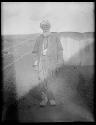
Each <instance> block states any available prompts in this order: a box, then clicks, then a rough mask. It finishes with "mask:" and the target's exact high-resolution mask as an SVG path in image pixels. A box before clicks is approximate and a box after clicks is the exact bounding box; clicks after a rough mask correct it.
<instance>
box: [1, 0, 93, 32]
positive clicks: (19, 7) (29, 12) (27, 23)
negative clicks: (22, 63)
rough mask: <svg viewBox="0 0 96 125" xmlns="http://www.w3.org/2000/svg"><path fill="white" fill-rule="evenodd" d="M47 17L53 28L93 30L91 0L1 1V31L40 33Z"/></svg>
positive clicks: (60, 29) (58, 30)
mask: <svg viewBox="0 0 96 125" xmlns="http://www.w3.org/2000/svg"><path fill="white" fill-rule="evenodd" d="M44 18H45V19H48V20H49V21H50V23H51V31H52V32H67V31H69V32H70V31H72V32H93V31H94V3H93V2H60V3H59V2H2V22H1V24H2V34H31V33H40V32H41V29H40V27H39V24H40V22H41V21H42V20H43V19H44Z"/></svg>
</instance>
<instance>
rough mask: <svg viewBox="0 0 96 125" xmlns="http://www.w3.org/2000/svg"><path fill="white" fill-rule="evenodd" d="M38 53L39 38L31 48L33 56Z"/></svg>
mask: <svg viewBox="0 0 96 125" xmlns="http://www.w3.org/2000/svg"><path fill="white" fill-rule="evenodd" d="M38 52H39V38H37V40H36V42H35V45H34V47H33V51H32V53H33V54H37V53H38Z"/></svg>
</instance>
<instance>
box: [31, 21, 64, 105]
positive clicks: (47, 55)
mask: <svg viewBox="0 0 96 125" xmlns="http://www.w3.org/2000/svg"><path fill="white" fill-rule="evenodd" d="M40 28H41V29H42V30H43V34H41V35H40V36H39V37H38V38H37V40H36V43H35V46H34V49H33V52H32V53H33V54H34V56H35V63H34V68H35V70H38V73H39V78H40V80H41V81H42V82H43V83H42V91H41V97H42V101H41V102H40V106H45V105H46V104H47V103H48V101H49V103H50V105H56V102H55V96H54V95H53V92H52V90H50V87H49V83H48V78H50V77H52V75H53V73H54V72H55V70H56V69H57V68H58V67H59V66H60V65H62V64H63V48H62V45H61V43H60V40H59V38H58V37H57V36H56V35H55V34H52V33H50V28H51V25H50V23H49V21H48V20H44V21H42V22H41V23H40Z"/></svg>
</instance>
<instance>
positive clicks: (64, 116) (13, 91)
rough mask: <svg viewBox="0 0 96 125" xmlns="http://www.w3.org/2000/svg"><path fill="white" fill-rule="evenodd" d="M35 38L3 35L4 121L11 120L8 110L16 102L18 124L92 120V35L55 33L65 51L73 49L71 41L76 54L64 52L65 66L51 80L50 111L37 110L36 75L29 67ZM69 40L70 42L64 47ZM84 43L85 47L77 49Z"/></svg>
mask: <svg viewBox="0 0 96 125" xmlns="http://www.w3.org/2000/svg"><path fill="white" fill-rule="evenodd" d="M38 35H39V34H34V35H31V34H30V35H17V36H16V35H15V36H12V35H10V36H2V43H3V49H2V54H3V77H4V78H3V79H4V105H5V107H4V111H5V112H6V110H8V111H7V112H9V113H8V115H6V118H5V114H7V113H4V116H3V117H4V118H3V119H7V120H10V119H11V120H12V117H11V116H12V115H14V113H12V112H11V113H10V110H12V111H13V109H15V108H14V106H13V109H12V108H11V107H12V105H14V103H16V104H18V105H17V109H16V111H14V112H15V113H16V112H17V111H18V114H17V117H18V119H19V121H21V122H50V121H51V122H54V121H93V81H94V63H93V62H94V61H93V59H94V58H93V57H94V56H93V55H94V54H93V42H90V41H93V33H84V34H81V33H58V36H59V37H60V38H61V39H62V38H63V40H65V43H63V44H64V47H65V49H66V48H68V47H66V46H68V45H71V46H72V44H71V43H72V41H73V43H74V46H76V48H78V50H79V51H78V50H77V51H76V53H75V49H74V53H73V55H71V53H72V51H73V49H72V47H71V49H70V47H69V48H68V49H66V51H64V54H65V55H64V59H65V66H63V67H62V66H61V67H60V69H59V71H58V72H57V73H56V77H54V80H53V81H51V82H52V84H51V88H52V90H53V92H54V94H55V95H56V102H57V106H56V107H53V108H52V107H50V106H49V105H48V106H47V107H46V108H40V107H39V102H40V90H39V81H38V77H37V76H38V74H37V72H35V71H34V70H33V68H32V64H33V55H32V49H33V46H34V44H35V40H36V38H37V36H38ZM68 39H69V41H70V40H71V42H70V44H69V43H68V44H67V45H66V41H67V42H69V41H68ZM61 41H62V40H61ZM78 41H79V42H78ZM82 41H83V42H82ZM84 41H85V42H86V41H87V43H88V44H86V45H85V44H84V46H85V47H82V48H81V49H79V46H83V43H84ZM80 42H82V45H81V44H80ZM65 45H66V46H65ZM74 46H73V48H74ZM65 49H64V50H65ZM69 49H70V53H68V51H69ZM66 53H67V55H66ZM65 57H66V58H65ZM69 57H70V59H69ZM12 100H13V101H12ZM10 105H11V107H10ZM15 107H16V106H15ZM10 108H11V109H10ZM5 109H6V110H5ZM10 114H11V116H10V117H9V115H10ZM14 119H15V118H14Z"/></svg>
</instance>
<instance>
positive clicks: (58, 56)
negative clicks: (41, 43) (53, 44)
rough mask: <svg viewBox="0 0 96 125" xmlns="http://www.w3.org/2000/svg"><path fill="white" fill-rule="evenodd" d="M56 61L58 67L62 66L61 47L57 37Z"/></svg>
mask: <svg viewBox="0 0 96 125" xmlns="http://www.w3.org/2000/svg"><path fill="white" fill-rule="evenodd" d="M56 41H57V61H58V64H59V65H62V64H63V63H64V60H63V47H62V44H61V41H60V39H59V38H58V37H57V40H56Z"/></svg>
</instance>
